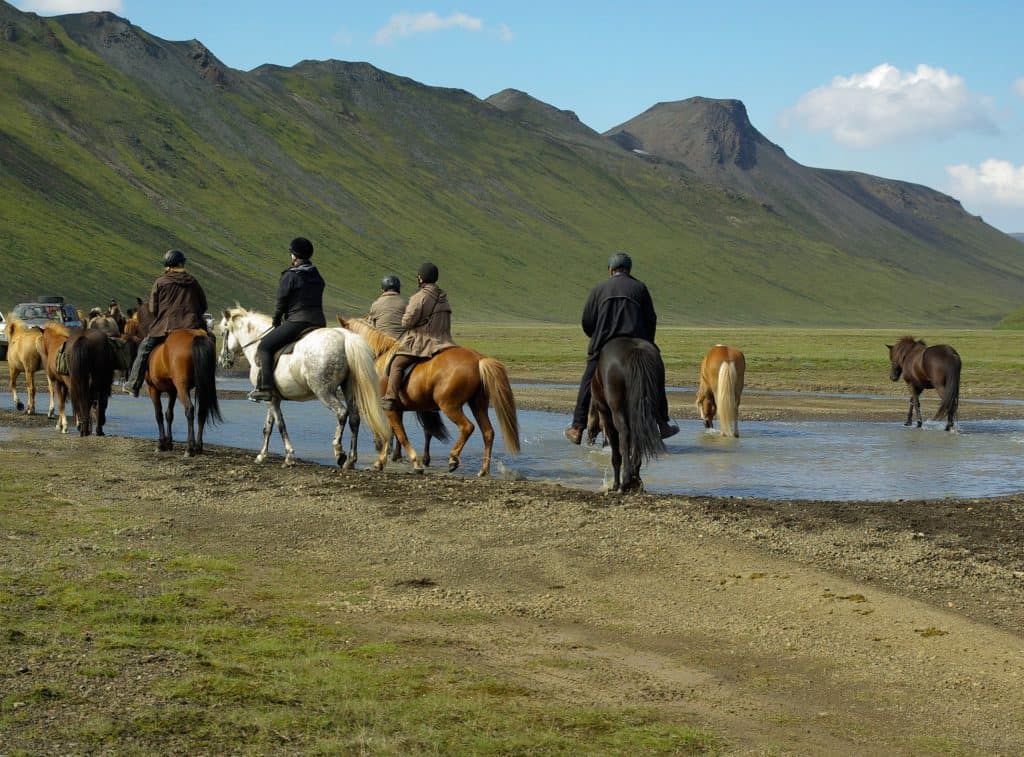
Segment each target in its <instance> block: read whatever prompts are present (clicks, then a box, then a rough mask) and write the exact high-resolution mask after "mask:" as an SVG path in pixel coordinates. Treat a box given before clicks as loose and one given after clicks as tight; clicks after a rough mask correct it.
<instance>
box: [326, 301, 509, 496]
mask: <svg viewBox="0 0 1024 757" xmlns="http://www.w3.org/2000/svg"><path fill="white" fill-rule="evenodd" d="M338 321H339V322H340V323H341V325H342V326H344V327H345V328H347V329H352V331H354V332H355V333H357V334H362V335H363V336H364V337H366V340H367V341H368V342H369V343H370V347H371V348H372V349H373V352H374V353H375V354H376V356H377V373H378V375H379V376H380V385H381V389H383V388H384V387H385V386H386V385H387V366H388V363H389V362H390V360H391V357H392V356H393V355H394V352H395V348H396V347H397V346H398V340H397V339H395V338H394V337H391V336H388V335H387V334H385V333H384V332H383V331H378V330H377V329H375V328H374V327H373V326H371V325H370V324H369V323H368V322H367V321H366V320H365V319H363V318H351V319H345V318H340V317H339V318H338ZM398 397H399V400H400V401H401V403H402V408H403V409H405V410H415V411H416V412H417V413H421V416H420V417H421V418H423V415H422V413H423V411H432V410H440V411H441V412H443V413H444V414H445V415H447V416H448V417H449V418H450V419H451V421H452V422H453V423H454V424H455V425H456V426H458V427H459V438H458V439H456V440H455V445H454V446H453V447H452V449H451V452H450V453H449V455H448V470H449V471H454V470H455V469H456V468H458V467H459V455H461V454H462V448H463V447H464V446H465V445H466V440H467V439H469V435H470V434H472V433H473V428H474V426H473V424H472V423H471V422H470V420H469V418H467V417H466V414H465V413H464V412H462V406H463V405H466V404H468V405H469V407H470V410H471V411H472V412H473V417H474V418H476V422H477V424H478V425H479V426H480V433H481V435H482V436H483V438H484V457H483V462H482V463H481V465H480V472H479V473H478V474H477V475H479V476H486V475H487V474H488V473H490V470H491V450H492V449H493V447H494V427H493V426H492V425H491V419H490V418H489V417H488V416H487V409H488V407H490V405H491V404H493V405H494V413H495V415H496V416H497V418H498V425H500V426H501V433H502V436H503V437H504V439H505V448H506V449H507V450H508V451H509V453H511V454H513V455H516V454H519V419H518V417H517V416H516V401H515V397H514V396H513V395H512V386H511V384H510V383H509V380H508V373H507V371H506V370H505V366H504V365H502V364H501V363H500V362H498V361H497V360H495V359H494V358H489V357H484V356H483V355H481V354H480V353H479V352H477V351H476V350H471V349H469V348H467V347H449V348H448V349H446V350H442V351H441V352H438V353H437V354H436V355H434V356H433V357H431V358H427V359H426V360H421V361H419V362H418V363H415V364H414V365H413V367H412V369H411V370H410V372H409V378H408V381H406V383H405V385H404V386H403V387H402V389H401V390H400V391H399V393H398ZM387 419H388V422H389V423H390V424H391V430H392V431H394V433H395V435H396V436H397V437H398V441H399V443H400V444H401V445H402V446H403V447H404V448H405V451H406V454H407V455H408V457H409V462H410V463H411V464H412V467H413V470H415V471H416V472H417V473H422V472H423V463H422V461H421V460H420V458H419V457H418V456H417V455H416V450H414V449H413V447H412V444H411V443H410V442H409V437H408V435H407V434H406V433H405V426H404V425H403V423H402V410H389V411H388V412H387ZM428 443H429V442H428ZM428 449H429V447H428ZM425 454H426V453H425ZM387 455H388V450H387V447H386V446H385V447H384V448H383V449H382V450H381V453H380V456H379V457H378V458H377V462H376V463H375V464H374V467H375V468H377V469H378V470H381V469H383V467H384V462H385V461H386V459H387Z"/></svg>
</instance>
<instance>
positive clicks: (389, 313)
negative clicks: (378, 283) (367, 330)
mask: <svg viewBox="0 0 1024 757" xmlns="http://www.w3.org/2000/svg"><path fill="white" fill-rule="evenodd" d="M403 315H405V300H404V299H403V298H402V295H400V294H399V293H398V292H384V293H382V294H381V296H380V297H378V298H377V299H376V300H374V302H373V304H372V305H370V314H369V315H368V316H367V318H366V320H368V321H369V322H370V325H371V326H373V327H374V328H375V329H380V330H381V331H383V332H384V333H385V334H387V335H388V336H393V337H394V338H395V339H401V338H402V334H404V333H405V329H404V328H402V316H403Z"/></svg>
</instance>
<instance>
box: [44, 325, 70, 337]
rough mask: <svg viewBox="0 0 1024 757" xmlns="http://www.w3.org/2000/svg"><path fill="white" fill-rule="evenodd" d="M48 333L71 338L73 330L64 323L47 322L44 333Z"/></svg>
mask: <svg viewBox="0 0 1024 757" xmlns="http://www.w3.org/2000/svg"><path fill="white" fill-rule="evenodd" d="M47 331H52V332H53V333H54V334H56V335H57V336H71V330H70V329H68V327H67V326H65V325H64V324H63V323H57V322H56V321H47V322H46V325H44V326H43V332H44V333H45V332H47Z"/></svg>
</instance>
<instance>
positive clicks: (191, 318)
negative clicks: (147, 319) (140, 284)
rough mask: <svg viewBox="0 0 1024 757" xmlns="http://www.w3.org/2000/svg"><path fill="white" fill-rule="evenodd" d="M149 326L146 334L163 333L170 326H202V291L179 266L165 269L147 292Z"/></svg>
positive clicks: (203, 300)
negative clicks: (150, 321)
mask: <svg viewBox="0 0 1024 757" xmlns="http://www.w3.org/2000/svg"><path fill="white" fill-rule="evenodd" d="M149 310H150V312H151V313H152V314H153V325H152V326H151V327H150V329H149V333H148V334H147V336H157V337H160V336H167V332H169V331H174V329H205V328H206V322H205V321H204V320H203V313H205V312H206V294H205V293H204V292H203V288H202V287H201V286H199V282H198V281H196V280H195V279H194V278H193V277H192V276H191V275H190V274H188V273H185V270H184V269H183V268H169V269H168V270H167V271H166V272H165V273H164V275H163V276H161V277H160V278H158V279H157V280H156V283H155V284H153V291H152V292H150V293H149Z"/></svg>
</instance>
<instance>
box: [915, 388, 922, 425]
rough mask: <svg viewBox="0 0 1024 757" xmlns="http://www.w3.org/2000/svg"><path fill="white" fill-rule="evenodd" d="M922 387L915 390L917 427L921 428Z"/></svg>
mask: <svg viewBox="0 0 1024 757" xmlns="http://www.w3.org/2000/svg"><path fill="white" fill-rule="evenodd" d="M921 391H922V390H921V389H915V390H914V412H915V413H916V414H917V427H918V428H921V424H922V423H923V421H922V420H921Z"/></svg>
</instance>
